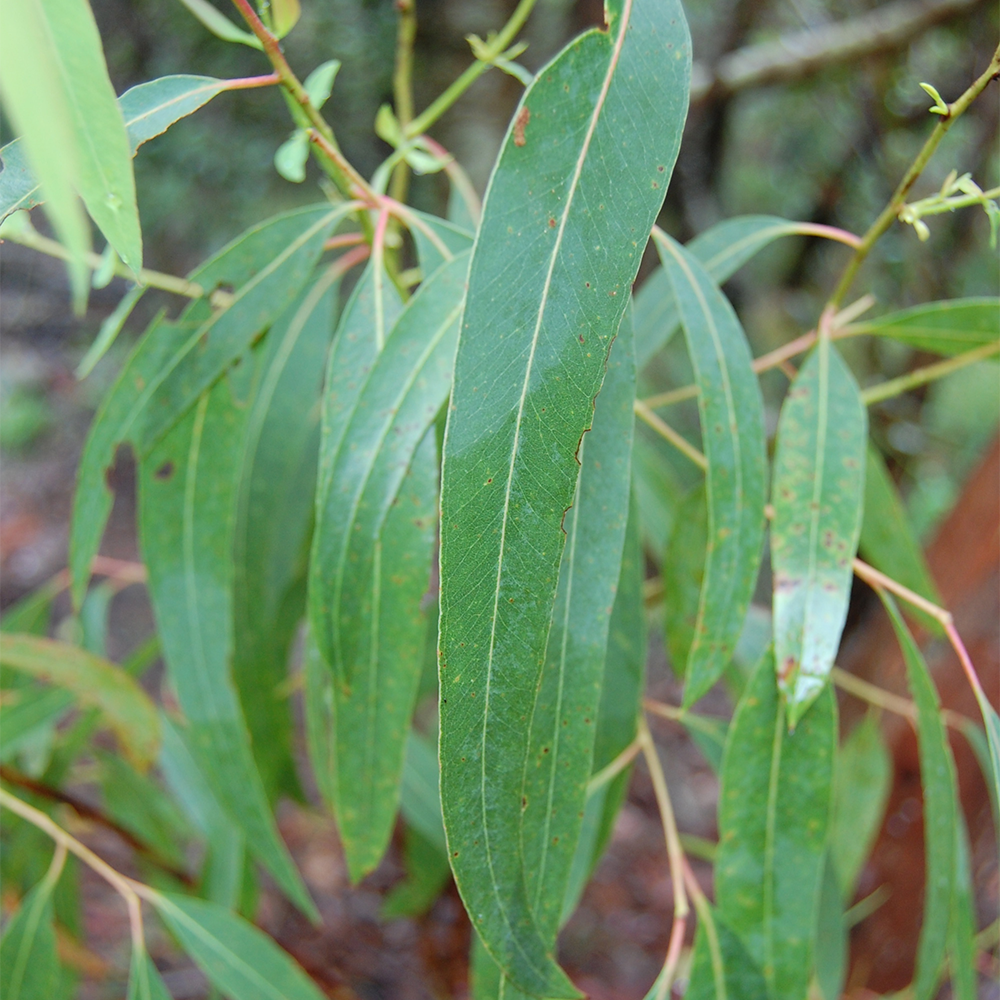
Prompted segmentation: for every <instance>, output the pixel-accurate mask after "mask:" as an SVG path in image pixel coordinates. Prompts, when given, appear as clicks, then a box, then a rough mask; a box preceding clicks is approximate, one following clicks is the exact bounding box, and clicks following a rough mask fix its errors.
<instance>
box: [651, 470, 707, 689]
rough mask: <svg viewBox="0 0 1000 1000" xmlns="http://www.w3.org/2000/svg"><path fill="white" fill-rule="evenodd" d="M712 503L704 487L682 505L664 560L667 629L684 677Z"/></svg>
mask: <svg viewBox="0 0 1000 1000" xmlns="http://www.w3.org/2000/svg"><path fill="white" fill-rule="evenodd" d="M707 544H708V500H707V498H706V496H705V486H704V484H701V485H698V486H696V487H695V488H694V489H693V490H691V492H690V493H688V495H687V496H686V497H685V498H684V499H683V500H682V501H681V502H680V504H679V505H678V507H677V513H676V517H675V520H674V528H673V531H672V532H671V534H670V541H669V542H668V543H667V549H666V554H665V555H664V558H663V566H662V568H661V573H660V575H661V577H662V579H663V627H664V630H665V631H666V635H667V650H668V651H669V653H670V665H671V666H672V667H673V670H674V673H675V674H676V675H677V676H678V677H681V676H683V671H684V667H685V665H686V664H687V662H688V657H689V655H690V653H691V644H692V642H693V641H694V635H695V628H696V627H697V624H698V607H699V605H700V603H701V592H702V585H703V583H704V579H705V552H706V547H707Z"/></svg>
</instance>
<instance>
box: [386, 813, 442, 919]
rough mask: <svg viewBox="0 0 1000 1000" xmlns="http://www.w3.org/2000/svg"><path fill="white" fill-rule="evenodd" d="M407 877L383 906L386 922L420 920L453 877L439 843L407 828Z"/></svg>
mask: <svg viewBox="0 0 1000 1000" xmlns="http://www.w3.org/2000/svg"><path fill="white" fill-rule="evenodd" d="M403 857H404V861H405V863H406V878H405V879H404V880H403V881H402V882H399V883H397V884H396V885H394V886H393V887H392V890H391V891H390V892H389V894H388V895H387V896H386V897H385V900H384V901H383V903H382V912H381V916H382V919H383V920H391V919H392V918H393V917H419V916H421V915H422V914H424V913H426V912H427V910H429V909H430V907H431V904H432V903H433V902H434V900H435V899H437V897H438V896H439V895H440V894H441V890H442V889H443V888H444V884H445V883H446V882H447V881H448V877H449V876H450V875H451V868H449V867H448V855H447V853H446V852H445V851H444V850H443V848H442V846H441V845H440V844H435V843H433V842H432V841H430V840H428V839H427V838H426V837H425V836H424V835H423V834H422V833H420V832H419V831H417V830H415V829H414V828H413V827H407V828H406V838H405V841H404V847H403Z"/></svg>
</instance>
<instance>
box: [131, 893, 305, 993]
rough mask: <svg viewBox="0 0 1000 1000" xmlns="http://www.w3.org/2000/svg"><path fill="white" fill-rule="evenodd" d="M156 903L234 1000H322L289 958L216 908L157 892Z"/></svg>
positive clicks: (261, 934)
mask: <svg viewBox="0 0 1000 1000" xmlns="http://www.w3.org/2000/svg"><path fill="white" fill-rule="evenodd" d="M150 902H151V903H152V904H153V906H154V907H155V908H156V912H157V913H158V914H159V915H160V916H161V917H162V918H163V921H164V923H165V924H166V925H167V927H169V928H170V930H171V931H172V932H173V933H174V935H175V936H176V937H177V940H178V941H179V942H180V944H181V947H183V948H184V950H185V951H186V952H187V953H188V954H189V955H190V956H191V958H193V959H194V961H195V963H196V964H197V966H198V968H199V969H201V971H202V972H204V973H205V975H206V976H207V977H208V979H209V981H210V982H211V983H212V985H213V986H215V987H216V989H218V990H219V991H220V992H221V993H222V994H223V995H224V996H226V997H230V998H231V1000H322V997H323V994H322V993H320V991H319V990H318V989H317V988H316V986H315V985H314V984H313V982H312V980H311V979H309V977H308V976H307V975H306V974H305V973H304V972H303V971H302V969H301V968H300V967H299V966H298V965H296V963H295V962H294V961H293V960H292V959H291V957H289V955H288V953H287V952H286V951H284V950H282V949H281V948H279V947H278V945H277V944H275V943H274V941H273V940H272V939H271V938H270V937H268V936H267V935H266V934H265V933H264V932H263V931H260V930H258V929H257V928H256V927H254V926H253V924H251V923H248V922H247V921H246V920H243V919H242V918H240V917H238V916H236V915H234V914H232V913H230V912H229V911H228V910H226V909H224V908H223V907H221V906H218V905H216V904H215V903H209V902H207V901H206V900H203V899H194V898H192V897H191V896H177V895H167V894H160V893H155V894H154V895H153V896H152V898H151V899H150Z"/></svg>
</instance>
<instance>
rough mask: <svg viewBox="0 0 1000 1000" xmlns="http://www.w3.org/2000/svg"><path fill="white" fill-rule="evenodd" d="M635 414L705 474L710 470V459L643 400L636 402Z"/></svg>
mask: <svg viewBox="0 0 1000 1000" xmlns="http://www.w3.org/2000/svg"><path fill="white" fill-rule="evenodd" d="M635 413H636V416H637V417H639V418H640V419H641V420H642V421H643V423H645V424H646V425H647V426H649V427H651V428H652V429H653V430H654V431H656V433H657V434H659V435H660V437H662V438H663V439H664V440H666V441H669V442H670V444H672V445H673V446H674V447H675V448H676V449H677V450H678V451H679V452H680V453H681V454H682V455H683V456H684V457H685V458H688V459H690V460H691V461H692V462H694V464H695V465H697V466H698V468H699V469H701V470H702V471H703V472H705V471H707V470H708V459H707V458H705V456H704V455H703V454H702V453H701V452H700V451H699V450H698V449H697V448H695V446H694V445H693V444H689V443H688V442H687V441H686V440H685V439H684V438H683V437H681V435H680V434H678V433H677V431H675V430H674V429H673V427H671V426H670V425H669V424H668V423H666V422H665V421H663V420H661V419H660V417H659V416H657V415H656V414H655V413H654V412H653V411H652V410H651V409H650V408H649V407H648V406H647V405H646V403H644V402H643V401H642V400H641V399H637V400H636V401H635Z"/></svg>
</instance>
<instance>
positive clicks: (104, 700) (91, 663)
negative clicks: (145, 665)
mask: <svg viewBox="0 0 1000 1000" xmlns="http://www.w3.org/2000/svg"><path fill="white" fill-rule="evenodd" d="M0 662H2V663H3V664H4V665H5V666H8V667H14V668H15V669H17V670H21V671H24V672H25V673H29V674H31V675H32V676H33V677H35V678H37V679H39V680H44V681H47V682H48V683H50V684H55V685H58V686H59V687H62V688H65V689H66V690H68V691H70V692H72V694H73V695H74V697H75V698H76V699H77V700H78V701H79V702H80V703H81V704H84V705H91V706H93V707H95V708H98V709H99V710H100V711H101V714H102V715H103V717H104V718H105V720H106V721H107V723H108V725H109V726H110V727H111V729H112V730H113V732H114V733H115V735H116V736H117V738H118V742H119V744H120V745H121V748H122V751H123V752H124V753H125V754H127V755H128V756H129V757H130V758H131V759H132V760H133V761H134V762H135V764H136V766H137V767H141V768H145V767H147V766H148V765H149V764H150V763H151V762H152V761H153V760H155V758H156V754H157V750H158V747H159V739H160V737H159V720H158V718H157V715H156V709H155V708H154V706H153V703H152V702H151V701H150V700H149V696H148V695H147V694H146V693H145V691H143V690H142V688H141V687H139V685H138V684H137V683H136V682H135V681H134V680H133V679H132V678H131V677H129V676H128V674H126V673H125V672H124V671H123V670H122V669H121V668H120V667H117V666H116V665H115V664H113V663H110V662H109V661H108V660H105V659H103V658H102V657H99V656H94V655H93V654H92V653H88V652H86V651H85V650H83V649H80V648H79V647H78V646H71V645H69V644H68V643H64V642H59V641H57V640H55V639H44V638H41V637H40V636H33V635H18V634H12V633H4V635H3V637H2V639H0Z"/></svg>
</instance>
